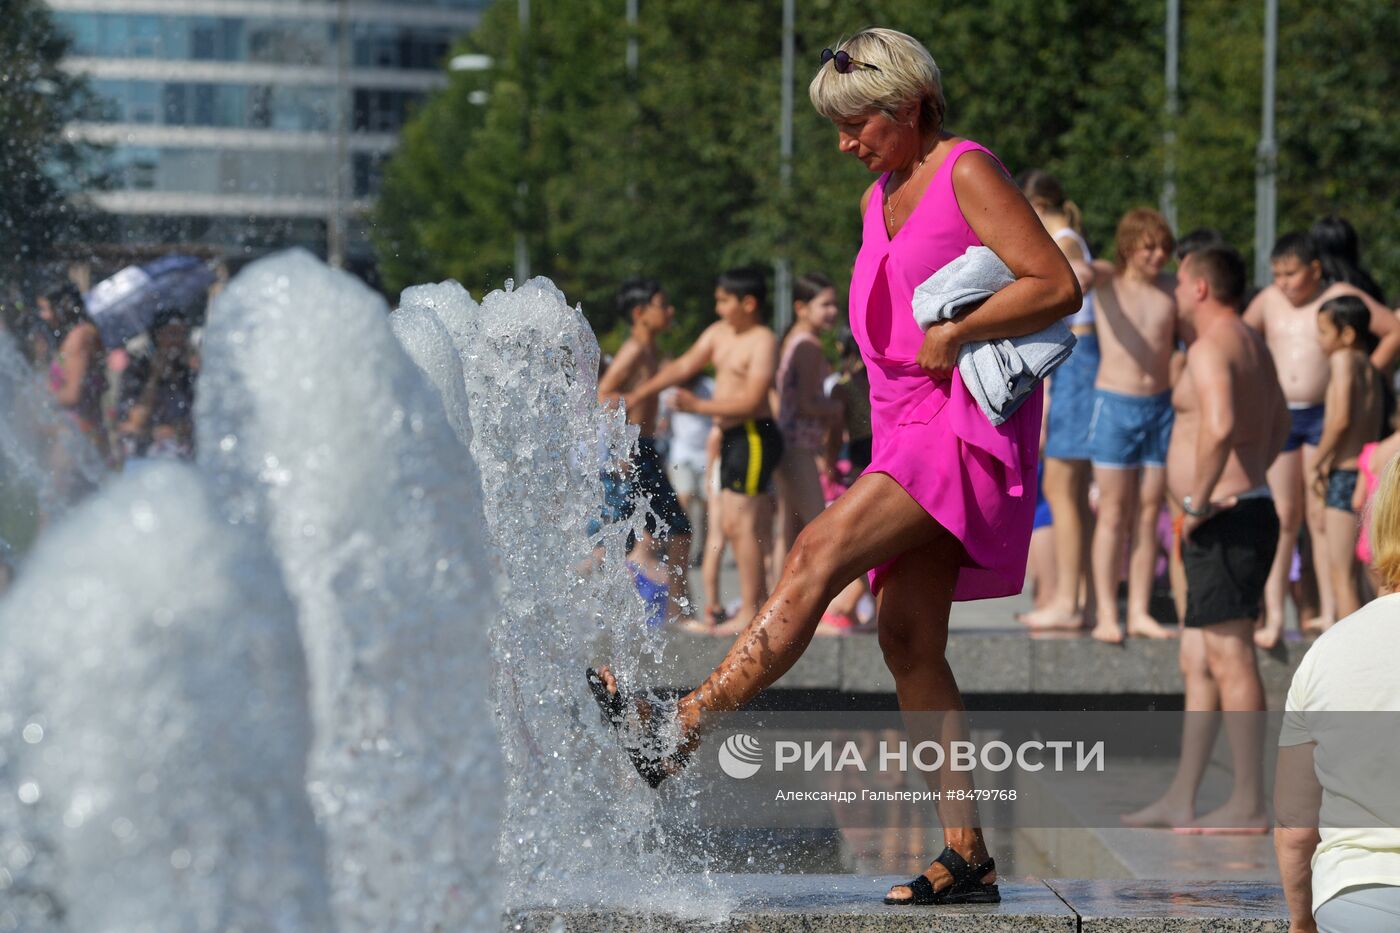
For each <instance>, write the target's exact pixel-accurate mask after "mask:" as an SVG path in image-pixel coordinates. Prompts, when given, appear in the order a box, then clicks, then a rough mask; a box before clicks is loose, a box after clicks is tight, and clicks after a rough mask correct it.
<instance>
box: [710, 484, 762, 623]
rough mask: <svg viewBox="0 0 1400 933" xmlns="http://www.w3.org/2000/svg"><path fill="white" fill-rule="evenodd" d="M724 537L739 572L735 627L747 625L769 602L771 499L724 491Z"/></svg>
mask: <svg viewBox="0 0 1400 933" xmlns="http://www.w3.org/2000/svg"><path fill="white" fill-rule="evenodd" d="M720 497H721V498H722V499H723V500H724V505H723V507H722V508H723V509H724V533H725V537H727V538H728V539H729V544H730V546H731V547H733V548H734V563H735V564H737V565H738V568H739V599H740V604H739V612H738V614H737V615H735V617H734V622H735V625H736V627H737V626H740V625H747V624H748V622H749V620H750V619H752V618H753V617H754V616H755V615H757V614H758V610H759V607H760V606H762V605H763V603H764V601H765V600H767V599H768V577H767V574H766V572H765V570H764V564H763V559H764V556H765V553H766V552H767V551H768V544H769V542H770V541H771V540H772V536H773V497H772V496H769V495H758V496H746V495H744V494H743V493H738V492H733V491H731V490H728V489H726V490H724V491H723V492H721V493H720Z"/></svg>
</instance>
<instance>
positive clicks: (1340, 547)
mask: <svg viewBox="0 0 1400 933" xmlns="http://www.w3.org/2000/svg"><path fill="white" fill-rule="evenodd" d="M1324 521H1325V522H1326V523H1327V556H1328V560H1327V563H1328V569H1329V570H1330V571H1331V573H1332V593H1333V598H1334V599H1335V600H1336V605H1337V618H1339V619H1345V618H1346V617H1347V616H1349V615H1351V614H1352V613H1353V612H1355V611H1356V610H1358V609H1360V608H1361V597H1360V595H1359V594H1358V592H1357V588H1356V582H1357V581H1356V515H1355V514H1354V513H1352V512H1343V511H1342V510H1341V509H1330V508H1329V509H1326V510H1325V515H1324Z"/></svg>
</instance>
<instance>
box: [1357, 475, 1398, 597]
mask: <svg viewBox="0 0 1400 933" xmlns="http://www.w3.org/2000/svg"><path fill="white" fill-rule="evenodd" d="M1369 512H1370V514H1369V515H1367V516H1366V518H1365V520H1366V521H1369V522H1370V523H1371V566H1372V568H1374V569H1375V571H1376V579H1377V581H1378V582H1379V583H1380V585H1381V586H1382V587H1384V588H1386V589H1388V590H1400V457H1391V458H1390V461H1389V462H1388V463H1386V465H1385V467H1384V468H1383V469H1382V470H1381V479H1380V483H1379V484H1378V485H1377V486H1376V494H1375V496H1374V497H1373V498H1372V499H1371V507H1370V509H1369Z"/></svg>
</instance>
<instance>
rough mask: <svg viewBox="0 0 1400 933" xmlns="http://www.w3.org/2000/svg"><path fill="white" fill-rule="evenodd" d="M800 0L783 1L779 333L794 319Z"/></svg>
mask: <svg viewBox="0 0 1400 933" xmlns="http://www.w3.org/2000/svg"><path fill="white" fill-rule="evenodd" d="M796 6H797V0H783V90H782V119H781V121H780V123H781V127H782V128H781V130H780V132H779V136H778V192H779V204H780V205H781V210H782V213H783V223H782V225H781V227H780V235H781V236H782V243H780V244H779V246H778V256H777V259H776V260H775V261H774V263H773V279H774V281H773V309H774V312H775V313H774V323H775V324H777V326H778V333H780V334H781V333H782V332H783V331H785V330H787V326H788V322H789V321H790V320H791V319H792V262H791V259H790V257H789V256H788V237H789V232H790V231H789V230H788V229H787V225H788V220H787V217H788V207H789V200H790V196H791V192H792V83H793V80H794V72H795V71H796V37H795V33H796V20H797V11H796Z"/></svg>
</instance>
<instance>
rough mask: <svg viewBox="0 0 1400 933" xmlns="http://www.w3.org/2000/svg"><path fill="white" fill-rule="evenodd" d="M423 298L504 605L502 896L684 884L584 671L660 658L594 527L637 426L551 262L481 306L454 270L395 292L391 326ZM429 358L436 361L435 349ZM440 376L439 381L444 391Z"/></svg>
mask: <svg viewBox="0 0 1400 933" xmlns="http://www.w3.org/2000/svg"><path fill="white" fill-rule="evenodd" d="M429 312H431V313H432V314H433V315H435V316H436V317H437V318H438V319H439V320H440V321H441V322H442V324H443V325H444V327H445V329H446V331H447V332H448V334H449V335H450V336H451V339H452V342H453V344H454V345H455V347H456V350H457V354H458V357H459V359H460V361H461V365H460V369H461V372H462V375H463V378H464V379H465V386H466V400H467V404H468V406H469V415H468V417H467V420H470V422H471V426H472V431H473V436H472V439H471V451H472V455H473V457H474V459H475V461H476V463H477V466H478V467H479V469H480V471H481V481H482V488H483V492H484V499H485V505H486V519H487V525H488V527H489V529H490V533H491V540H492V542H493V544H494V547H495V549H496V551H497V553H498V555H499V560H500V563H501V566H502V577H503V582H504V596H503V609H504V612H503V613H502V616H501V617H500V619H499V620H498V622H497V624H496V626H495V627H494V629H493V637H492V648H493V651H494V652H495V655H496V668H497V671H498V676H497V711H496V712H497V718H498V722H499V725H500V734H501V737H502V743H503V748H504V751H505V755H506V761H507V774H508V776H509V780H510V801H509V809H508V811H507V815H506V821H505V831H504V835H503V841H502V856H503V861H504V863H505V864H504V868H505V871H506V877H507V878H508V880H509V882H510V894H509V903H511V904H521V903H526V902H528V903H540V901H541V899H542V891H545V892H546V893H545V894H544V896H543V900H544V901H545V902H546V903H547V902H548V901H549V894H548V893H547V892H548V891H549V890H550V889H553V890H554V891H556V892H558V893H560V894H565V895H569V894H576V893H577V892H571V891H568V890H567V888H569V887H570V886H571V885H570V879H572V882H573V883H574V884H578V883H580V882H584V883H585V884H586V888H587V890H588V891H589V892H590V894H591V895H593V896H595V897H596V898H597V899H598V901H599V902H608V903H628V904H631V905H636V904H638V903H643V902H652V901H654V902H657V903H665V904H667V905H668V906H670V907H675V906H677V905H678V904H679V903H684V902H686V901H688V900H690V899H691V898H690V897H689V895H688V894H687V892H686V891H685V890H683V888H684V885H682V884H681V882H680V879H679V878H678V875H677V864H676V862H675V860H673V859H672V858H671V857H670V855H669V854H668V853H667V852H666V851H665V848H664V845H665V840H664V839H662V840H658V839H657V838H656V834H657V832H658V827H657V814H656V811H655V806H656V797H655V796H654V794H653V792H652V791H650V790H649V789H648V788H646V787H644V786H643V785H642V784H641V782H640V781H639V780H638V779H637V776H636V775H635V774H634V773H633V772H632V769H631V767H630V765H629V764H628V763H627V762H626V759H625V756H624V755H622V754H621V753H620V752H619V750H618V748H617V745H616V743H615V741H614V740H613V737H612V736H611V734H609V733H608V732H607V731H606V730H605V729H604V728H603V727H602V726H601V725H600V724H599V719H598V714H597V710H596V708H595V707H594V706H593V703H592V700H591V698H590V697H588V695H587V692H586V688H585V686H584V679H583V668H584V666H585V665H586V664H587V663H588V662H589V661H590V660H591V659H593V658H595V657H597V658H605V659H607V660H609V661H610V662H611V663H612V665H613V668H614V670H615V671H616V673H617V674H618V676H619V677H620V678H622V679H623V680H624V682H626V681H628V680H630V681H631V682H632V683H636V682H638V678H637V676H636V674H637V670H638V668H639V665H640V662H641V661H642V660H643V659H645V658H648V657H650V658H653V659H659V658H660V655H661V650H662V645H663V643H662V642H661V640H660V638H659V636H658V634H657V633H656V632H655V631H654V630H649V629H648V626H647V624H646V621H645V619H646V612H645V608H644V606H643V605H642V603H641V602H640V600H639V599H638V597H637V594H636V591H635V589H634V585H633V583H632V581H631V579H630V577H629V576H628V574H627V573H626V571H625V569H624V551H625V545H626V539H627V536H628V534H629V532H639V531H640V530H641V524H642V516H643V513H644V511H645V509H646V508H648V507H649V506H648V505H647V504H646V503H645V502H643V503H641V504H640V505H639V508H638V510H637V514H636V515H634V516H633V518H632V519H631V520H629V521H626V522H619V523H617V524H614V525H609V526H604V527H602V528H599V527H598V522H597V517H598V516H599V515H600V514H601V512H602V506H603V502H602V486H601V482H600V480H599V470H600V468H601V467H603V466H604V465H606V464H611V463H615V462H617V461H618V460H620V459H622V458H624V457H625V456H626V455H627V453H628V452H629V451H630V450H632V449H633V448H634V447H635V445H636V437H637V429H636V428H635V427H632V426H628V425H627V423H626V421H625V418H624V416H623V413H622V412H621V411H618V410H615V409H610V408H604V407H602V406H600V405H599V404H598V401H597V377H598V359H599V350H598V344H597V340H596V338H595V337H594V336H593V332H592V330H591V329H590V328H589V326H588V324H587V322H586V321H585V319H584V317H583V315H582V313H581V312H580V311H579V310H578V309H577V308H572V307H570V306H569V305H568V303H567V302H566V301H565V299H564V296H563V294H562V293H560V292H559V290H558V289H556V288H555V287H554V286H553V284H552V283H550V282H549V280H548V279H543V278H537V279H533V280H531V281H530V282H528V283H527V284H526V285H525V286H524V287H523V288H520V289H507V290H504V291H496V292H492V293H491V294H489V295H487V296H486V298H485V299H484V301H483V302H482V304H480V305H477V303H476V302H474V301H473V300H472V299H471V297H470V296H469V295H468V294H467V292H466V291H465V290H464V289H463V288H462V287H461V286H460V285H458V284H457V283H455V282H446V283H442V284H440V285H432V286H422V287H418V288H412V289H409V290H407V291H406V292H404V294H403V297H402V300H401V305H400V309H399V310H398V311H397V312H396V313H395V318H396V319H398V318H403V319H404V323H403V324H396V330H398V331H399V332H400V333H401V334H403V333H407V332H409V331H410V330H412V332H414V333H417V334H424V333H427V332H429V331H430V330H431V328H430V327H429V325H426V324H423V323H417V324H414V325H412V327H411V328H410V326H409V325H408V321H410V320H414V321H417V320H420V319H421V318H423V317H425V316H426V315H427V314H428V313H429ZM435 368H436V370H437V371H439V372H450V367H446V366H436V367H435ZM455 394H456V392H455V389H448V390H444V396H445V397H446V396H448V395H455Z"/></svg>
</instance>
